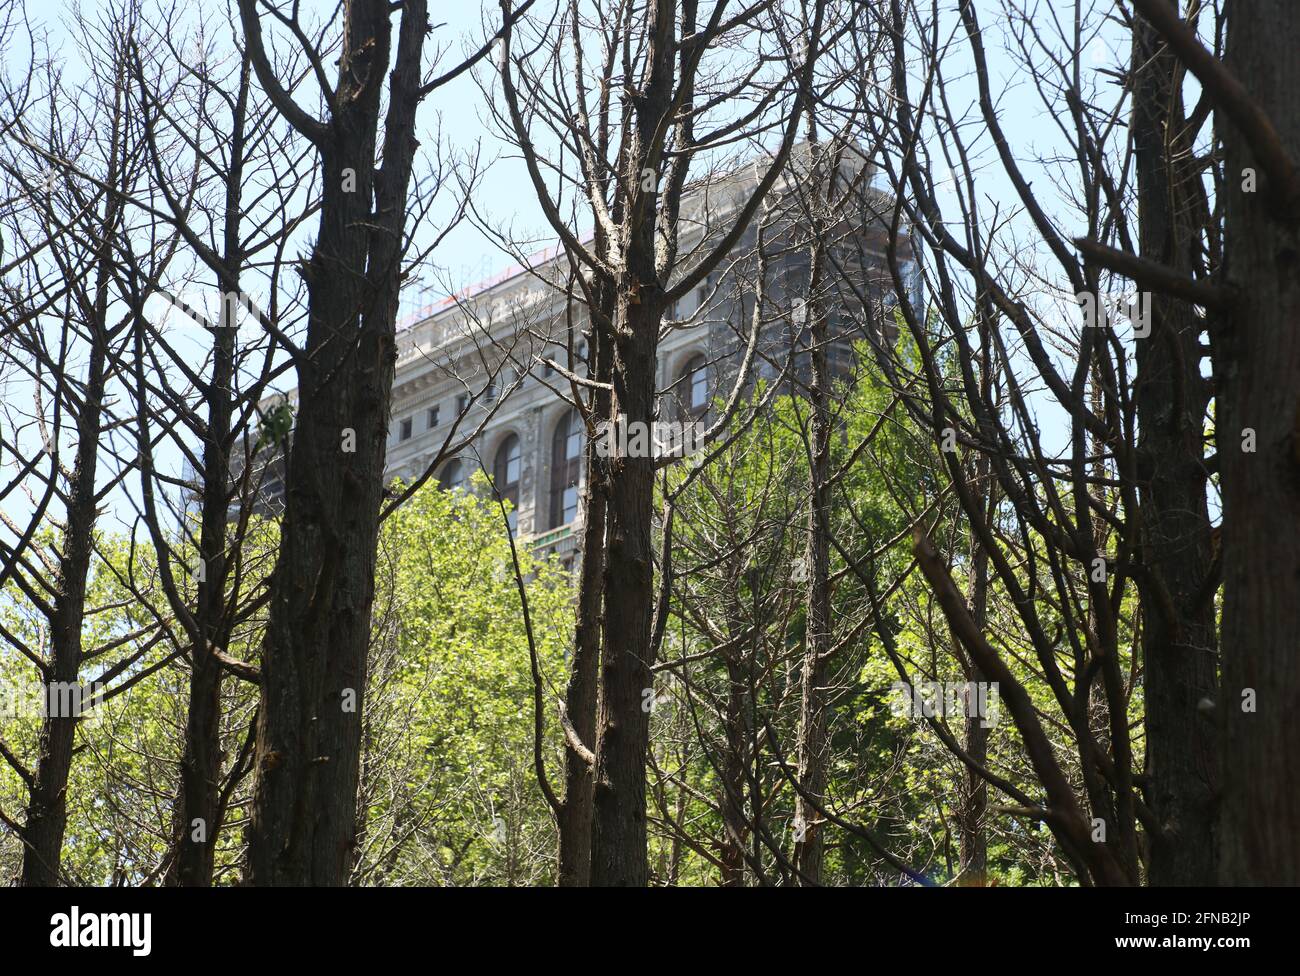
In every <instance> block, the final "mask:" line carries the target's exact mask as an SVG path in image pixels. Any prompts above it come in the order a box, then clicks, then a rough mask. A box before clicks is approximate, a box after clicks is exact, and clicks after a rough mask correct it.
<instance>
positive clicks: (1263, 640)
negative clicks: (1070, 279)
mask: <svg viewBox="0 0 1300 976" xmlns="http://www.w3.org/2000/svg"><path fill="white" fill-rule="evenodd" d="M1298 47H1300V18H1297V16H1296V10H1295V7H1294V5H1293V4H1292V3H1289V2H1287V0H1258V2H1256V3H1253V4H1250V5H1249V7H1248V8H1247V7H1237V8H1234V9H1233V11H1232V14H1231V15H1230V17H1229V18H1228V28H1227V36H1226V64H1227V67H1228V68H1229V69H1230V70H1231V71H1232V72H1233V73H1234V74H1235V75H1236V77H1237V78H1238V79H1239V80H1240V81H1241V83H1242V85H1244V87H1245V90H1246V92H1248V93H1249V96H1250V98H1251V99H1252V100H1253V101H1254V102H1255V104H1256V105H1257V106H1258V107H1259V108H1260V109H1262V110H1263V112H1264V114H1265V115H1266V116H1267V117H1268V118H1269V119H1271V120H1272V124H1273V126H1274V128H1275V129H1276V133H1277V136H1278V138H1279V140H1280V142H1281V146H1282V150H1283V151H1284V152H1286V153H1288V154H1289V155H1290V159H1291V160H1292V167H1294V160H1295V159H1296V158H1297V157H1298V156H1300V58H1297V57H1296V55H1295V52H1296V50H1297V48H1298ZM1222 131H1223V141H1224V146H1225V149H1226V158H1225V177H1226V178H1225V181H1224V185H1223V195H1224V201H1223V203H1224V218H1225V225H1224V272H1225V277H1226V279H1227V281H1228V283H1229V284H1230V285H1232V286H1235V287H1234V291H1235V295H1234V305H1233V310H1232V315H1231V318H1230V321H1229V322H1227V323H1226V324H1225V327H1224V328H1223V329H1222V332H1221V334H1218V335H1214V336H1213V337H1212V340H1213V342H1214V344H1215V346H1216V351H1215V356H1216V365H1215V373H1216V377H1215V378H1216V381H1217V382H1218V383H1219V389H1218V401H1217V403H1218V417H1217V419H1218V428H1217V435H1218V454H1219V459H1220V474H1221V478H1222V488H1223V527H1222V528H1223V540H1224V541H1223V569H1224V574H1223V588H1224V589H1223V623H1222V626H1223V633H1222V641H1223V678H1222V681H1223V691H1222V696H1221V698H1220V700H1219V701H1218V706H1217V711H1218V712H1219V713H1220V715H1221V721H1222V734H1223V736H1224V742H1223V788H1222V790H1221V793H1220V796H1221V803H1222V819H1221V821H1220V831H1221V834H1220V840H1221V854H1220V856H1221V858H1222V860H1221V863H1220V865H1219V878H1220V881H1222V882H1223V883H1225V884H1236V885H1241V884H1295V883H1296V882H1297V881H1300V790H1297V789H1296V788H1295V784H1296V783H1298V782H1300V751H1297V749H1296V747H1295V746H1296V742H1297V740H1298V739H1300V668H1297V667H1296V652H1295V642H1296V634H1297V633H1300V586H1298V585H1297V584H1298V581H1300V392H1298V386H1300V384H1298V382H1297V381H1298V380H1300V328H1297V325H1296V323H1297V322H1300V258H1298V256H1300V233H1298V232H1297V223H1298V220H1297V212H1296V211H1297V209H1300V208H1297V205H1296V200H1297V196H1298V194H1297V188H1296V186H1295V185H1294V184H1295V183H1296V182H1297V181H1296V180H1295V177H1294V172H1293V173H1292V174H1291V180H1292V185H1291V186H1289V187H1288V186H1285V185H1283V183H1282V180H1283V179H1284V178H1285V177H1286V175H1287V174H1284V173H1282V172H1276V171H1275V172H1268V173H1267V174H1266V173H1265V171H1264V170H1263V169H1262V167H1263V165H1264V162H1263V161H1261V160H1260V159H1259V158H1258V157H1257V155H1256V152H1254V151H1252V149H1254V148H1256V147H1258V146H1260V145H1261V144H1263V140H1262V139H1260V138H1259V137H1256V138H1255V139H1254V140H1253V141H1251V140H1248V138H1247V137H1246V135H1245V134H1243V132H1242V131H1241V130H1239V129H1238V128H1237V127H1236V125H1234V124H1232V123H1228V124H1225V125H1224V126H1223V127H1222ZM1247 169H1249V170H1251V171H1253V172H1255V173H1257V174H1258V176H1259V192H1256V193H1249V192H1243V190H1244V186H1243V180H1244V177H1245V171H1246V170H1247ZM1220 350H1222V352H1221V353H1220ZM1252 434H1253V438H1254V444H1253V445H1251V446H1253V447H1254V451H1253V452H1250V451H1248V450H1247V449H1246V444H1247V438H1248V437H1250V436H1251V435H1252Z"/></svg>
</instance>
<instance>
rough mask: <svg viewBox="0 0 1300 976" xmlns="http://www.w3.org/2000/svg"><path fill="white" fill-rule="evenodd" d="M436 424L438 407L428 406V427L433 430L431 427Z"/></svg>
mask: <svg viewBox="0 0 1300 976" xmlns="http://www.w3.org/2000/svg"><path fill="white" fill-rule="evenodd" d="M437 426H438V408H437V407H430V408H429V429H430V430H433V428H435V427H437Z"/></svg>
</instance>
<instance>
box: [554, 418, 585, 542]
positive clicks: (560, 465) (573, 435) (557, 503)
mask: <svg viewBox="0 0 1300 976" xmlns="http://www.w3.org/2000/svg"><path fill="white" fill-rule="evenodd" d="M581 481H582V417H581V416H580V415H579V414H578V411H577V410H570V411H569V413H568V414H567V415H566V416H565V417H564V419H562V420H561V421H560V422H559V423H558V424H556V425H555V435H554V437H553V438H552V440H551V525H550V527H551V528H553V529H554V528H558V527H559V526H561V525H568V524H569V523H570V522H572V521H573V520H574V519H575V518H577V517H578V486H579V484H580V483H581Z"/></svg>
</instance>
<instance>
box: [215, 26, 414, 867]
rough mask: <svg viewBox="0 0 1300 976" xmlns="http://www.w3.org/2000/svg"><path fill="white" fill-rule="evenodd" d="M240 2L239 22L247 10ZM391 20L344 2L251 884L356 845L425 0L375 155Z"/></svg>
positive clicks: (407, 38) (275, 612)
mask: <svg viewBox="0 0 1300 976" xmlns="http://www.w3.org/2000/svg"><path fill="white" fill-rule="evenodd" d="M241 10H242V11H243V13H244V21H245V30H246V33H248V32H250V28H249V20H250V18H252V19H254V20H255V14H253V13H252V12H251V7H250V6H248V5H245V4H241ZM390 16H391V11H390V8H389V4H388V3H387V2H386V0H353V2H350V3H348V4H346V5H345V8H344V18H345V27H344V37H343V44H342V50H341V55H340V62H339V74H338V84H337V94H336V97H335V99H334V106H333V115H332V118H331V121H330V125H329V126H328V130H327V134H326V135H325V136H323V137H322V138H321V141H320V143H319V148H320V155H321V163H322V175H323V181H322V186H323V192H322V199H321V221H320V230H319V233H318V236H317V239H316V244H315V246H314V248H313V250H312V255H311V259H310V260H309V261H308V262H307V264H306V266H305V268H304V276H305V277H306V280H307V287H308V306H309V325H308V335H307V344H306V348H305V350H304V352H305V356H304V357H303V358H302V359H301V360H300V361H299V391H300V394H299V396H300V399H299V409H298V414H297V424H296V427H295V431H294V437H293V443H292V446H291V448H290V451H289V459H288V472H287V481H286V489H287V490H286V508H285V514H284V521H283V523H282V527H281V541H280V553H279V557H278V559H277V562H276V567H275V570H274V573H273V575H272V579H271V602H270V613H269V619H268V623H267V631H266V636H265V639H264V643H263V649H262V688H261V692H262V693H261V704H260V709H259V717H258V730H257V760H256V774H257V781H256V786H255V790H254V805H253V814H252V819H251V822H250V824H249V831H248V832H249V858H248V880H249V881H251V882H252V883H253V884H258V885H308V884H310V885H342V884H345V883H346V882H347V879H348V875H349V871H350V868H351V865H352V861H353V857H354V850H355V847H356V843H357V837H356V803H357V784H358V776H359V763H360V749H361V715H362V711H363V709H364V692H365V683H366V664H367V652H368V649H369V644H370V615H371V606H372V603H373V599H374V571H375V555H376V544H377V539H378V531H379V510H380V503H381V497H382V491H383V472H384V468H383V465H384V453H385V440H386V432H387V425H388V408H389V395H390V392H391V389H392V382H393V373H394V367H395V363H396V353H395V343H394V330H395V323H396V315H397V293H398V284H399V282H398V275H399V271H400V267H399V265H400V259H401V254H402V248H403V243H404V241H403V228H404V224H405V212H406V195H407V191H408V186H409V182H410V173H411V165H412V159H413V157H414V152H415V146H416V142H415V133H414V119H415V109H416V106H417V104H418V101H419V97H420V95H419V89H420V52H421V49H422V45H423V39H424V34H425V30H426V26H427V24H426V20H427V16H426V10H425V4H424V3H423V2H421V0H412V2H408V3H407V4H405V5H404V7H403V9H402V19H401V29H400V33H399V39H398V45H397V54H396V67H395V68H394V70H393V72H392V83H391V86H390V91H389V105H388V112H387V118H386V121H385V126H384V147H383V156H382V158H383V167H382V168H377V167H376V166H375V158H376V153H375V150H376V141H377V130H378V119H379V108H380V92H381V89H382V82H383V78H384V72H385V71H386V70H387V68H388V64H389V59H390V49H391V43H390V41H391V25H390V23H389V17H390ZM257 67H258V71H259V77H262V75H263V72H264V70H265V68H264V65H263V64H258V65H257ZM262 81H263V84H267V83H268V79H267V78H265V77H262ZM271 81H272V82H274V79H271ZM372 201H373V205H374V206H373V211H372V206H371V204H372ZM349 446H350V447H352V448H353V449H352V450H349Z"/></svg>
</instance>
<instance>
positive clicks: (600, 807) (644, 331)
mask: <svg viewBox="0 0 1300 976" xmlns="http://www.w3.org/2000/svg"><path fill="white" fill-rule="evenodd" d="M637 231H638V234H637V236H638V237H640V238H641V240H640V241H639V242H638V245H637V246H634V248H633V250H632V253H631V254H630V255H629V261H628V271H629V279H630V281H629V282H628V283H627V284H626V286H625V287H624V288H623V289H622V291H621V294H620V295H619V297H618V307H617V312H616V324H615V330H616V336H615V342H614V364H613V365H614V398H613V404H612V407H611V411H612V412H611V416H612V417H618V416H626V417H627V422H628V423H629V424H633V423H641V424H646V425H647V428H646V429H649V426H648V425H649V424H650V423H651V422H652V421H653V419H654V406H655V350H656V347H657V345H658V335H659V320H660V317H661V315H662V304H661V295H660V291H661V290H660V289H659V287H658V285H657V283H656V282H655V275H654V264H653V257H654V250H653V224H652V223H650V222H649V221H648V220H647V221H645V222H644V223H642V224H641V226H640V227H639V228H637ZM652 289H653V293H652ZM633 298H636V299H637V301H635V302H634V301H632V299H633ZM653 494H654V458H652V457H620V458H617V459H615V460H614V462H613V463H612V464H611V465H610V484H609V508H608V515H609V524H608V534H607V550H606V557H605V620H606V629H605V633H606V638H607V639H606V643H605V646H604V653H603V654H602V655H601V661H600V676H601V680H600V703H599V706H598V708H597V725H596V768H595V772H594V777H595V779H594V794H593V796H594V801H593V802H594V806H593V811H594V816H593V822H592V855H591V883H592V884H593V885H597V886H630V887H644V886H645V885H646V883H647V881H648V878H649V873H648V865H647V862H646V810H645V766H646V756H647V754H648V752H649V748H650V713H649V711H648V710H646V709H643V708H642V703H643V702H644V701H645V698H644V696H643V694H642V692H643V691H644V690H645V689H647V688H651V687H652V681H651V676H650V665H651V663H652V662H651V661H650V648H651V641H650V614H651V601H652V599H653V552H652V550H651V542H650V526H651V522H652V517H653V500H654V498H653Z"/></svg>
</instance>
